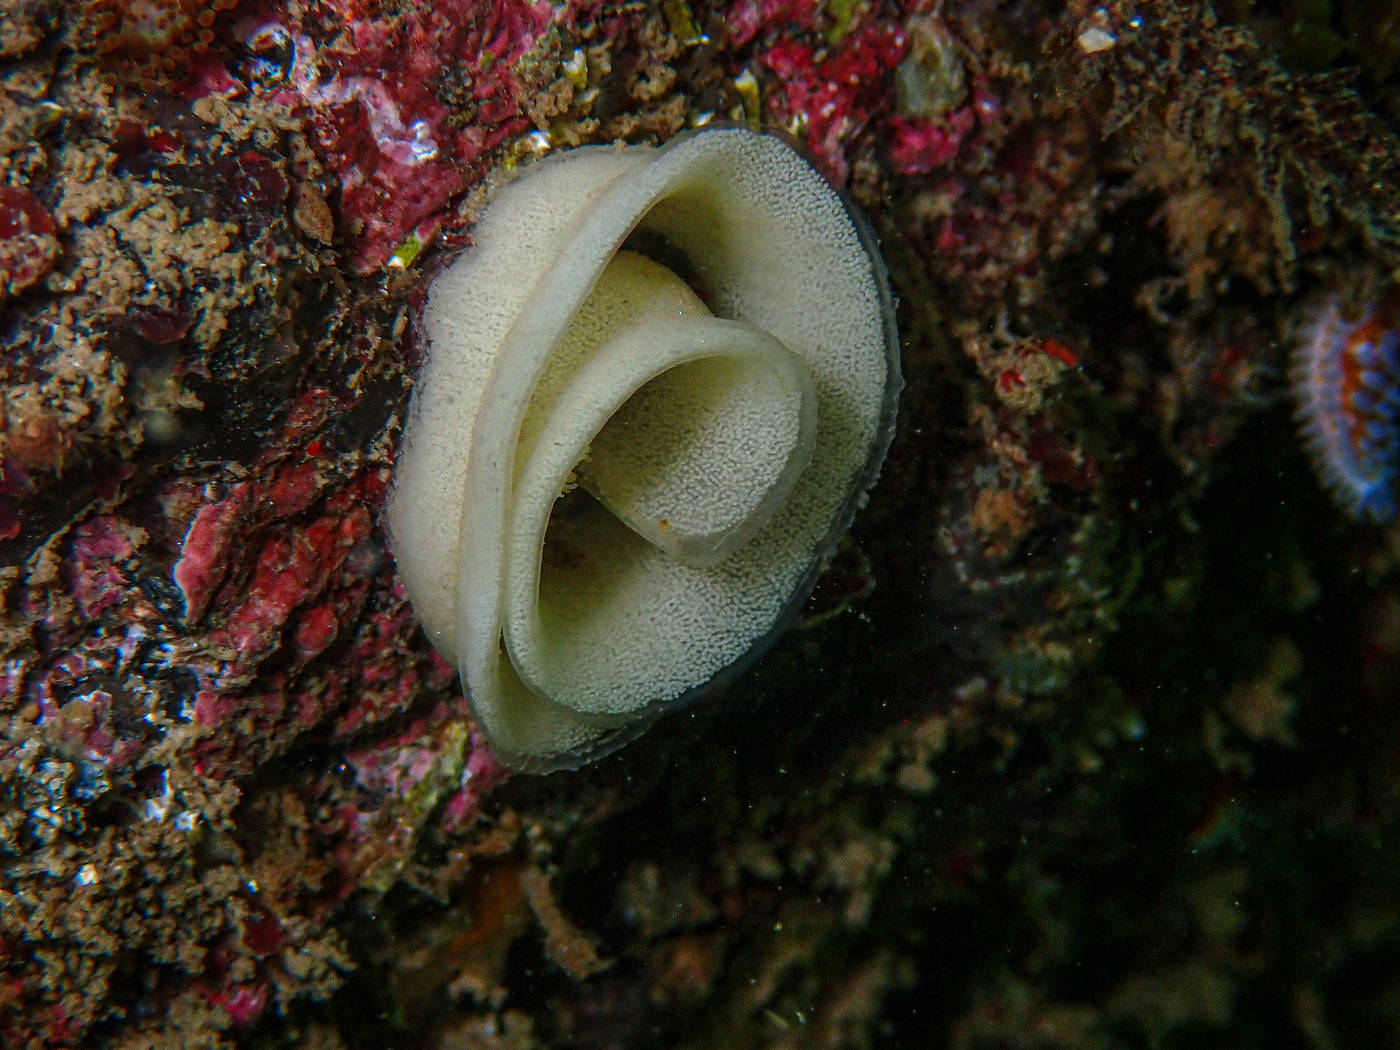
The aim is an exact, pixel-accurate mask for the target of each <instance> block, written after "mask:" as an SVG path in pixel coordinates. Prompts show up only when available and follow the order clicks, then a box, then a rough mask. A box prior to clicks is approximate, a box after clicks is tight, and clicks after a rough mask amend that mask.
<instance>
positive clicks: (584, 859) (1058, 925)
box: [0, 0, 1400, 1050]
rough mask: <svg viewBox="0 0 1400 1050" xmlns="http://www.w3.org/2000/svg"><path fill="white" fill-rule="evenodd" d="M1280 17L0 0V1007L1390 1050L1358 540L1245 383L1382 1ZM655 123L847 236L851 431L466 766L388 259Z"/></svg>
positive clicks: (218, 1039) (490, 1036)
mask: <svg viewBox="0 0 1400 1050" xmlns="http://www.w3.org/2000/svg"><path fill="white" fill-rule="evenodd" d="M1286 6H1287V5H1286ZM1294 6H1296V7H1297V8H1298V10H1297V11H1296V12H1292V16H1290V17H1285V18H1282V19H1281V18H1279V17H1277V16H1276V15H1275V14H1274V13H1273V12H1264V11H1262V10H1259V9H1257V8H1256V7H1255V5H1250V4H1231V5H1227V6H1223V7H1222V8H1220V9H1219V10H1216V9H1213V8H1211V7H1209V6H1207V5H1195V4H1178V3H1150V2H1147V3H1107V4H1103V5H1088V4H1084V3H1074V4H1071V5H1069V7H1068V9H1062V8H1061V5H1056V4H1044V5H1036V4H1010V5H989V4H983V3H975V2H948V3H943V4H932V3H907V4H893V3H878V2H872V3H861V4H855V3H845V2H830V3H813V2H807V0H734V2H730V3H720V4H714V5H704V4H699V3H690V4H687V3H685V2H684V0H658V2H656V3H648V2H641V3H635V4H622V5H619V4H588V3H563V4H552V3H544V2H541V3H528V2H525V0H505V2H502V3H487V2H479V0H436V2H429V0H397V2H360V0H263V2H256V3H255V2H251V0H233V2H230V0H220V2H216V3H200V2H196V0H146V2H145V3H143V4H139V5H136V4H116V3H109V2H104V0H93V2H87V3H67V2H61V0H7V2H5V3H3V5H0V96H2V97H0V336H2V338H0V344H3V375H2V376H0V380H3V384H4V387H5V399H4V405H3V422H2V425H0V1043H2V1044H3V1045H4V1046H5V1047H7V1048H8V1047H25V1048H30V1047H33V1048H52V1047H72V1046H92V1047H149V1046H181V1047H278V1046H301V1047H327V1048H331V1047H358V1046H375V1047H404V1048H410V1047H412V1048H417V1047H424V1048H443V1050H446V1048H457V1047H471V1048H482V1050H485V1048H491V1050H508V1048H515V1050H523V1048H544V1047H565V1046H568V1047H600V1048H601V1047H609V1048H620V1047H638V1048H641V1047H646V1048H654V1047H663V1046H664V1047H710V1046H717V1045H723V1046H726V1047H793V1048H797V1047H802V1048H810V1047H832V1048H845V1047H852V1048H855V1047H860V1048H865V1047H870V1048H899V1047H908V1046H940V1047H942V1046H946V1047H956V1048H961V1050H981V1048H992V1047H996V1048H1007V1047H1027V1048H1029V1047H1037V1048H1044V1047H1065V1048H1070V1047H1073V1048H1083V1047H1105V1048H1119V1047H1122V1048H1135V1047H1144V1046H1154V1047H1186V1046H1200V1045H1204V1044H1209V1045H1218V1046H1258V1045H1273V1046H1286V1047H1315V1048H1320V1050H1325V1048H1330V1047H1338V1046H1384V1045H1390V1044H1393V1043H1394V1042H1396V1040H1397V1037H1400V1008H1398V1007H1397V1003H1400V877H1397V875H1398V874H1400V872H1397V866H1398V865H1397V861H1396V860H1395V858H1396V857H1397V856H1398V855H1400V841H1398V840H1400V779H1397V770H1400V755H1397V753H1396V749H1397V747H1400V732H1398V731H1397V730H1400V725H1397V723H1398V722H1400V587H1398V586H1397V585H1398V584H1400V531H1397V528H1400V526H1397V525H1396V523H1395V522H1394V521H1388V522H1387V521H1383V520H1382V521H1354V520H1352V519H1351V518H1350V517H1349V516H1348V515H1347V514H1346V512H1345V510H1344V509H1343V508H1341V507H1339V506H1337V505H1335V504H1334V503H1333V502H1332V501H1331V500H1330V499H1329V497H1328V495H1327V493H1326V492H1325V491H1324V489H1323V488H1322V487H1321V485H1320V484H1319V482H1318V481H1317V480H1316V479H1315V477H1314V474H1313V471H1312V469H1311V464H1310V463H1309V462H1308V459H1307V457H1306V455H1305V452H1304V451H1303V446H1302V444H1301V443H1300V442H1299V440H1298V437H1297V434H1296V430H1295V427H1294V424H1293V421H1292V419H1291V413H1292V403H1291V401H1290V394H1289V389H1288V387H1289V382H1290V359H1291V355H1292V352H1293V346H1294V344H1295V343H1296V342H1297V341H1298V338H1299V334H1300V333H1305V332H1307V331H1309V330H1310V329H1309V318H1310V317H1314V316H1315V315H1316V312H1317V310H1318V304H1319V303H1337V304H1342V305H1341V306H1339V307H1338V309H1339V310H1342V311H1343V312H1345V311H1351V313H1352V314H1355V315H1358V316H1359V315H1362V314H1364V315H1366V316H1378V317H1382V316H1385V311H1384V310H1381V309H1379V308H1377V307H1375V306H1374V304H1377V303H1385V302H1387V301H1388V296H1389V295H1390V294H1391V288H1392V286H1393V284H1394V282H1395V280H1396V272H1397V268H1398V267H1400V257H1398V256H1400V178H1398V177H1397V175H1400V145H1397V137H1396V122H1397V120H1400V106H1397V102H1396V100H1397V98H1400V95H1397V81H1396V79H1395V75H1394V73H1393V70H1394V68H1395V62H1394V59H1395V53H1394V52H1395V49H1396V44H1395V41H1396V40H1397V36H1396V34H1395V33H1394V31H1393V26H1390V25H1389V23H1382V24H1380V25H1378V26H1376V27H1373V29H1372V31H1369V32H1365V33H1362V32H1359V31H1358V19H1359V15H1358V13H1357V10H1358V9H1359V7H1360V5H1355V4H1350V3H1341V4H1337V5H1331V6H1329V5H1322V4H1317V5H1312V4H1308V5H1301V4H1300V5H1294ZM714 120H733V121H737V122H754V123H761V124H764V125H767V126H776V127H781V128H784V129H787V130H788V131H789V132H790V133H791V134H792V135H793V136H794V137H795V138H796V139H797V140H798V141H799V142H801V143H802V144H803V145H804V146H805V147H806V149H807V151H808V154H809V156H810V157H811V159H812V161H813V163H815V164H816V165H817V166H818V167H819V168H820V169H821V170H822V171H823V173H824V174H825V175H826V176H827V177H828V178H829V179H831V180H832V181H833V182H835V183H836V184H838V185H840V186H842V187H843V188H845V189H846V190H847V192H848V193H849V194H850V195H851V196H852V197H853V199H855V200H856V201H857V202H858V203H859V204H860V205H861V206H862V207H863V208H864V210H865V212H866V214H867V216H868V217H869V219H870V221H871V223H872V225H873V226H874V227H875V229H876V231H877V232H878V234H879V235H880V237H881V241H882V245H881V246H882V250H883V253H884V257H885V260H886V263H887V264H888V267H889V270H890V275H891V280H892V284H893V286H894V292H895V295H896V298H897V301H898V307H899V324H900V329H901V332H902V340H903V370H904V375H905V379H906V383H907V386H906V389H905V392H904V395H903V397H902V400H901V407H900V418H899V426H898V430H897V435H896V438H895V443H894V446H893V448H892V449H891V452H890V455H889V457H888V459H887V460H886V463H885V466H884V470H883V473H882V476H881V479H880V481H879V483H878V484H877V486H876V488H875V489H874V490H873V492H872V494H871V498H870V502H869V505H868V507H867V508H866V509H865V510H864V511H863V512H862V514H861V515H860V516H859V517H858V518H857V521H856V524H855V526H854V527H853V529H852V532H851V534H850V536H849V537H848V538H847V539H846V540H845V542H844V543H843V545H842V548H841V549H840V551H839V552H838V554H837V555H836V557H835V559H834V561H833V563H832V565H831V567H830V569H829V570H828V571H827V573H826V574H825V576H824V577H823V579H822V581H821V583H820V584H819V586H818V589H817V592H816V594H815V596H814V597H813V598H812V600H811V601H810V602H809V604H808V606H807V607H806V609H804V613H803V617H802V620H801V622H800V623H799V625H798V626H797V627H796V628H795V629H793V630H792V631H790V632H789V633H788V635H787V636H786V637H785V638H784V639H783V640H782V641H781V642H780V643H779V644H778V645H777V646H776V647H775V649H774V650H773V651H772V653H771V654H770V655H769V656H768V657H767V659H766V660H765V661H764V662H763V663H762V664H761V665H759V666H758V667H757V668H755V669H754V670H753V671H752V672H751V673H750V674H749V675H747V676H746V677H744V678H743V679H742V680H740V681H739V682H738V683H736V684H735V685H733V686H732V687H730V688H729V689H728V690H727V691H726V692H725V693H724V694H723V695H721V696H718V697H715V698H714V699H713V700H711V701H710V702H709V703H707V704H704V705H700V706H696V707H694V708H692V709H690V711H688V712H687V713H685V714H683V715H680V716H677V717H673V718H671V719H669V720H665V721H663V722H661V723H660V724H659V725H658V726H657V727H656V729H655V730H654V731H653V732H652V734H651V735H649V736H648V737H647V738H646V740H645V743H643V744H641V745H637V746H634V747H631V748H627V749H624V750H622V751H621V752H619V753H618V754H617V755H616V756H614V757H612V758H609V759H607V760H606V761H604V762H602V763H600V764H598V765H596V766H594V767H590V768H589V769H587V770H584V771H581V772H575V773H559V774H554V775H551V776H549V777H545V778H539V777H528V776H516V777H512V776H510V775H509V774H508V772H507V771H506V770H505V769H503V768H502V767H501V766H500V765H499V763H498V762H497V761H496V760H495V759H494V758H493V756H492V755H491V753H490V752H489V750H488V749H487V748H485V747H484V746H483V745H482V743H481V741H480V739H479V737H478V736H477V734H476V733H475V731H474V727H473V725H472V723H471V721H470V715H469V712H468V709H467V707H466V704H465V702H464V700H463V698H462V695H461V692H460V688H459V686H458V685H457V684H456V681H455V673H454V670H453V669H452V668H451V667H449V666H447V665H446V664H445V663H444V662H443V661H441V660H440V659H439V658H437V657H436V656H435V655H434V654H433V652H432V649H431V647H430V646H429V644H428V643H427V641H426V640H425V639H424V638H423V637H422V635H421V633H420V631H419V630H418V628H417V625H416V623H415V621H414V619H413V615H412V612H411V611H410V609H409V608H408V605H407V602H406V599H405V597H404V594H403V592H402V590H401V589H400V588H399V586H398V585H397V583H396V578H395V572H394V565H393V561H392V558H391V556H390V553H389V551H388V549H387V546H386V539H385V534H384V531H383V525H382V511H383V507H384V503H385V499H386V495H387V491H388V486H389V484H390V482H391V479H392V470H393V465H394V462H395V458H396V455H397V452H398V447H399V440H400V428H401V424H402V421H403V418H404V413H405V410H406V407H407V404H408V398H409V395H410V391H411V386H412V379H413V374H414V372H415V369H416V367H417V364H418V362H419V359H420V356H421V355H420V348H419V336H418V332H417V330H416V324H417V318H418V316H419V315H420V313H421V307H422V297H423V294H424V287H425V284H426V282H427V280H428V279H430V277H431V276H432V274H434V273H435V272H437V270H438V269H439V268H440V267H441V266H442V265H443V264H444V263H445V262H446V261H447V260H448V259H449V258H450V257H451V255H452V253H453V252H454V251H456V250H457V249H459V248H461V247H463V246H464V245H466V244H468V243H469V242H470V237H471V230H472V224H473V221H474V218H475V216H476V215H477V214H478V213H479V212H480V210H481V209H482V207H483V205H484V204H485V203H486V202H487V201H489V199H490V197H491V194H492V192H493V190H494V187H495V186H496V185H498V184H499V181H500V179H501V178H503V177H504V176H505V175H506V174H508V173H509V172H511V171H512V170H514V169H516V168H518V167H519V166H520V165H521V164H525V163H528V162H530V160H531V159H533V158H534V157H535V156H536V155H538V154H542V153H547V152H549V151H551V150H559V149H566V148H570V147H572V146H575V145H580V144H585V143H596V142H613V141H619V140H621V141H626V142H629V143H647V144H651V143H659V142H662V141H666V140H669V139H670V138H671V137H673V136H674V135H676V134H677V133H678V132H680V131H682V130H683V129H685V128H687V127H690V126H694V125H697V124H703V123H706V122H709V121H714ZM1367 311H1369V313H1367Z"/></svg>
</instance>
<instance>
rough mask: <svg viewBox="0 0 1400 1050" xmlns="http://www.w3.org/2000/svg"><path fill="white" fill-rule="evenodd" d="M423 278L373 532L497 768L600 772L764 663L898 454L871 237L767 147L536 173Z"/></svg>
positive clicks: (709, 131) (645, 152) (616, 156)
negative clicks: (408, 393)
mask: <svg viewBox="0 0 1400 1050" xmlns="http://www.w3.org/2000/svg"><path fill="white" fill-rule="evenodd" d="M473 240H474V242H475V243H474V246H473V247H472V248H470V249H468V250H467V251H465V252H463V253H462V255H461V256H460V257H458V258H457V259H456V260H455V261H454V262H453V263H452V264H451V265H450V266H449V267H448V268H447V269H445V270H444V271H443V272H442V273H441V274H440V275H438V276H437V277H436V278H435V279H434V280H433V282H432V284H431V286H430V288H429V291H428V300H427V306H426V309H425V311H424V315H423V320H422V331H423V333H424V335H425V337H426V344H427V349H426V356H425V361H424V364H423V368H422V372H421V374H420V375H419V377H418V384H417V387H416V389H415V392H414V396H413V403H412V406H411V407H410V410H409V416H408V421H407V424H406V426H405V430H404V441H403V448H402V451H401V453H400V457H399V462H398V466H397V468H396V478H395V486H394V492H393V496H392V497H391V501H390V505H389V509H388V523H389V532H390V536H391V540H392V546H393V549H394V554H395V557H396V559H397V562H398V568H399V573H400V575H401V577H402V579H403V582H404V584H405V586H406V588H407V591H408V595H409V597H410V599H411V601H412V603H413V607H414V609H415V611H416V612H417V614H418V616H419V618H420V619H421V621H422V623H423V626H424V629H425V630H426V631H427V634H428V636H429V637H430V638H431V640H432V642H433V644H434V645H435V646H437V648H438V649H439V650H440V651H441V652H442V654H443V655H444V656H445V657H446V658H448V659H449V660H451V661H452V662H453V663H454V664H456V666H457V667H458V669H459V670H460V672H461V676H462V681H463V685H464V687H465V689H466V693H467V696H468V698H469V700H470V702H471V705H472V710H473V713H474V714H475V716H476V718H477V721H478V722H479V723H480V725H481V727H482V729H483V730H484V731H485V733H486V735H487V737H488V739H489V740H490V742H491V744H492V747H493V748H494V749H495V750H496V751H497V753H498V754H499V755H500V756H501V757H502V758H503V759H504V760H505V761H507V762H510V763H512V764H514V765H517V766H519V767H522V768H525V769H531V770H536V771H547V770H551V769H558V768H565V767H571V766H577V765H579V764H581V763H583V762H587V761H590V760H592V759H594V758H598V757H600V756H601V755H604V754H606V753H608V752H609V751H611V750H613V749H614V748H616V747H617V746H619V745H620V744H621V743H623V742H625V741H626V740H628V739H631V738H632V737H633V736H635V735H636V734H637V733H640V732H641V731H642V730H643V729H644V728H646V726H648V725H649V724H650V723H651V721H652V720H653V719H654V718H655V716H657V715H658V714H660V713H662V712H664V711H667V710H670V709H673V708H676V707H678V706H681V705H682V704H684V703H685V702H687V701H688V700H691V699H693V698H695V697H696V696H697V695H698V694H700V693H701V692H702V691H704V690H705V689H706V687H710V686H713V685H714V684H716V683H720V682H723V681H726V680H728V679H729V678H730V677H732V676H733V675H734V674H736V673H738V672H739V671H740V670H742V669H743V668H744V667H746V666H747V665H748V664H749V663H750V662H751V661H752V660H753V659H756V658H757V656H758V655H760V654H761V653H762V652H763V651H764V649H766V647H767V646H768V645H769V644H770V643H771V642H772V640H773V639H774V638H775V637H776V636H777V634H778V633H779V632H780V631H781V630H782V628H783V627H784V626H786V624H787V622H788V621H789V620H790V619H791V617H792V616H793V614H794V613H795V612H796V610H797V608H798V607H799V606H800V604H801V603H802V601H803V600H804V599H805V598H806V596H807V594H808V593H809V592H810V590H811V588H812V586H813V584H814V583H815V581H816V578H817V576H818V574H819V573H820V572H821V569H822V567H823V565H824V564H825V562H826V559H827V558H829V557H830V555H831V552H832V550H833V549H834V547H835V545H836V543H837V541H838V540H839V539H840V536H841V534H842V533H843V532H844V531H845V529H846V528H847V527H848V526H849V524H850V521H851V518H852V516H853V515H854V514H855V511H856V508H857V506H858V505H859V503H860V502H861V501H862V499H863V498H864V493H865V491H866V489H867V488H869V486H870V484H871V483H872V482H873V480H874V477H875V474H876V472H877V471H878V469H879V465H880V461H881V460H882V459H883V457H884V453H885V449H886V448H887V446H888V444H889V440H890V436H891V432H892V429H893V423H894V410H895V398H896V396H897V395H898V392H899V386H900V374H899V352H898V341H897V336H896V333H895V327H894V320H893V307H892V304H891V300H890V294H889V289H888V283H887V280H886V276H885V272H884V267H883V265H882V264H881V262H880V258H879V255H878V252H877V251H876V248H875V244H874V239H873V237H872V236H871V235H870V233H869V231H868V230H867V228H866V227H865V225H864V223H863V221H862V220H861V219H860V218H859V217H858V216H856V215H855V213H854V212H853V211H852V210H851V208H850V207H849V206H848V205H847V204H846V203H845V201H844V200H843V199H842V197H841V196H840V195H839V194H838V193H837V192H836V191H835V190H833V189H832V187H831V186H830V185H829V184H828V183H827V182H826V181H825V180H824V179H823V178H822V176H821V175H820V174H818V172H817V171H816V170H815V169H814V168H812V166H811V165H810V164H809V163H808V162H807V161H806V160H805V159H803V157H802V156H801V155H800V154H799V153H797V152H796V151H795V150H794V149H793V148H792V147H790V146H789V145H787V143H786V142H784V141H783V140H782V139H780V138H777V137H775V136H773V135H769V134H765V133H762V132H757V131H752V130H749V129H745V128H734V127H717V128H706V129H702V130H700V131H696V132H692V133H689V134H687V135H684V136H682V137H679V138H677V139H674V140H673V141H671V142H670V143H668V144H667V145H666V146H664V147H660V148H654V147H648V146H629V147H615V146H590V147H584V148H582V149H575V150H570V151H568V152H564V153H559V154H555V155H553V156H551V157H548V158H546V159H545V160H543V161H541V162H539V163H538V164H535V165H534V166H532V167H530V168H528V169H527V170H526V171H525V172H524V173H523V174H521V175H520V176H519V177H518V178H516V179H515V180H514V181H513V182H510V183H509V184H507V185H505V186H504V187H503V188H502V189H501V190H500V191H499V192H498V193H497V194H496V195H495V197H494V199H493V200H492V201H491V203H490V206H489V207H488V208H487V209H486V212H485V214H484V215H483V216H482V218H481V221H480V222H479V223H478V224H477V226H476V228H475V229H474V230H473Z"/></svg>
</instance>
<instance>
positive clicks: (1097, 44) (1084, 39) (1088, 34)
mask: <svg viewBox="0 0 1400 1050" xmlns="http://www.w3.org/2000/svg"><path fill="white" fill-rule="evenodd" d="M1078 43H1079V50H1081V51H1083V52H1084V53H1085V54H1086V55H1093V54H1097V53H1098V52H1100V51H1107V50H1109V49H1110V48H1111V47H1113V45H1114V44H1116V43H1118V38H1117V37H1115V36H1114V35H1113V34H1112V33H1109V32H1107V31H1105V30H1103V29H1100V28H1099V27H1098V26H1093V27H1091V28H1089V29H1086V30H1084V32H1082V33H1080V34H1079V40H1078Z"/></svg>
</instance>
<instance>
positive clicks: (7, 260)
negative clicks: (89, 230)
mask: <svg viewBox="0 0 1400 1050" xmlns="http://www.w3.org/2000/svg"><path fill="white" fill-rule="evenodd" d="M58 253H59V244H58V237H57V233H56V228H55V226H54V221H53V216H52V215H50V214H49V213H48V210H47V209H46V208H45V207H44V206H43V204H41V203H40V201H39V198H38V197H36V196H34V194H32V193H30V192H29V191H28V190H26V189H24V188H22V187H19V186H0V299H3V298H5V296H7V295H18V294H19V293H20V292H22V291H24V290H25V289H27V288H29V287H31V286H32V285H33V284H35V282H37V281H38V280H39V279H40V278H41V277H43V276H44V275H45V274H46V273H48V272H49V270H51V269H52V268H53V264H54V262H55V260H57V258H58Z"/></svg>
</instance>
